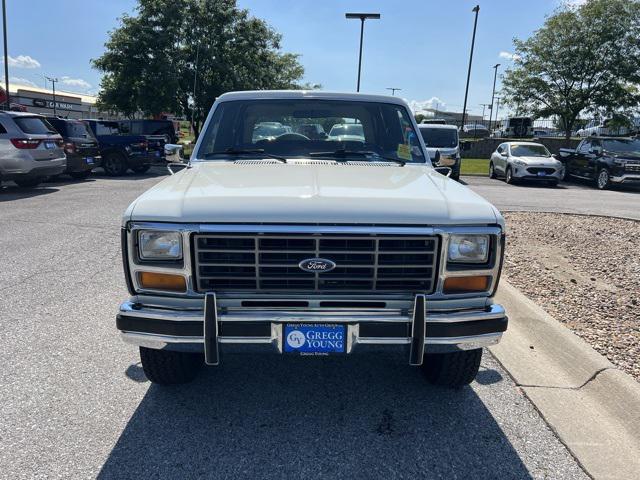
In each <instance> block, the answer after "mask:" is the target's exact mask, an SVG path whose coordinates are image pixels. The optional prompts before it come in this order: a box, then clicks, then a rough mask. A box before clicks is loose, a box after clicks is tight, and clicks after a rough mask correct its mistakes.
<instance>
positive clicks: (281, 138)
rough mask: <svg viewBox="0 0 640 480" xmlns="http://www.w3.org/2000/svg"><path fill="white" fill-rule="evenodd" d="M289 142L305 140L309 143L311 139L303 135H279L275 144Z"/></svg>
mask: <svg viewBox="0 0 640 480" xmlns="http://www.w3.org/2000/svg"><path fill="white" fill-rule="evenodd" d="M288 140H305V141H309V140H311V139H310V138H309V137H307V136H306V135H302V134H301V133H283V134H282V135H278V136H277V137H276V138H275V139H274V142H286V141H288Z"/></svg>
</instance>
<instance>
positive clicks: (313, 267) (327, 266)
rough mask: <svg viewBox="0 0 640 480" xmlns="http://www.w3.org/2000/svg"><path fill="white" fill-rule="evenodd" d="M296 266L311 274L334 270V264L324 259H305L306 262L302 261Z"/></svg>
mask: <svg viewBox="0 0 640 480" xmlns="http://www.w3.org/2000/svg"><path fill="white" fill-rule="evenodd" d="M298 266H299V267H300V268H301V269H302V270H304V271H305V272H311V273H316V272H318V273H323V272H330V271H331V270H333V269H334V268H336V264H335V262H332V261H331V260H327V259H326V258H307V259H306V260H302V261H301V262H300V263H299V264H298Z"/></svg>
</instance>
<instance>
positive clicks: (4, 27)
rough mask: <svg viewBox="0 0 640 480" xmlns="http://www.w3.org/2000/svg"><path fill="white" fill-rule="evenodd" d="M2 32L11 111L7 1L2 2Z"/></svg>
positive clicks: (7, 102) (7, 101)
mask: <svg viewBox="0 0 640 480" xmlns="http://www.w3.org/2000/svg"><path fill="white" fill-rule="evenodd" d="M2 32H3V35H4V86H5V88H6V90H7V92H6V95H5V100H6V109H7V110H11V101H10V100H9V54H8V53H7V4H6V0H2Z"/></svg>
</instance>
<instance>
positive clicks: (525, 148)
mask: <svg viewBox="0 0 640 480" xmlns="http://www.w3.org/2000/svg"><path fill="white" fill-rule="evenodd" d="M511 156H513V157H550V156H551V154H550V153H549V150H547V147H545V146H544V145H511Z"/></svg>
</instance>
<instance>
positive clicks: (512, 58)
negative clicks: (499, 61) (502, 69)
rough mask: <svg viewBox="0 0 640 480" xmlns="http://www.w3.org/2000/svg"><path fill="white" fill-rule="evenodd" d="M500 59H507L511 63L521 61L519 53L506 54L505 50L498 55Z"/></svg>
mask: <svg viewBox="0 0 640 480" xmlns="http://www.w3.org/2000/svg"><path fill="white" fill-rule="evenodd" d="M498 56H499V57H500V58H505V59H507V60H509V61H512V62H513V61H515V60H520V55H518V54H517V53H511V52H505V51H504V50H503V51H502V52H500V53H499V54H498Z"/></svg>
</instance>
